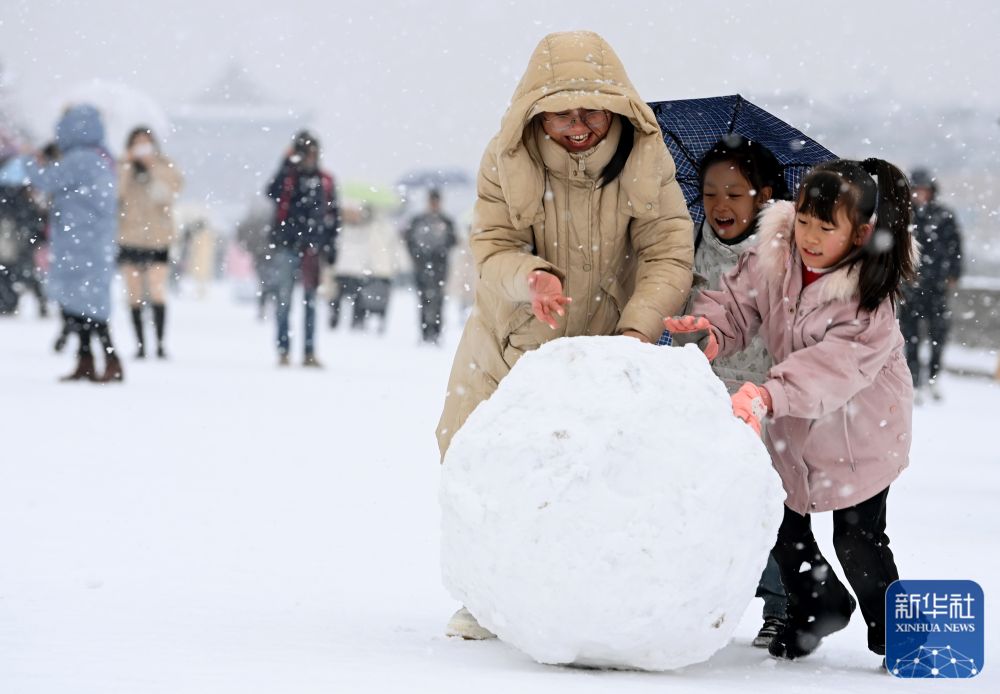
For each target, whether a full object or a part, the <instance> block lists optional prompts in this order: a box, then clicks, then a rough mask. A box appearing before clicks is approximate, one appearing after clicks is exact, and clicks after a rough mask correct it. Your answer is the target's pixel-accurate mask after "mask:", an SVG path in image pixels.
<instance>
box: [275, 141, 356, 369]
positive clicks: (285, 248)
mask: <svg viewBox="0 0 1000 694" xmlns="http://www.w3.org/2000/svg"><path fill="white" fill-rule="evenodd" d="M319 157H320V149H319V142H318V141H317V140H316V138H315V136H313V135H312V134H311V133H309V132H308V131H302V132H300V133H298V134H297V135H296V136H295V140H294V142H293V145H292V148H291V149H290V150H289V152H288V154H287V155H286V157H285V159H284V161H283V162H282V163H281V168H280V169H279V170H278V173H277V175H276V176H275V177H274V179H273V180H272V181H271V183H270V185H269V186H268V187H267V190H266V195H267V196H268V197H269V198H271V200H273V201H274V203H275V206H276V209H275V218H274V224H273V225H272V226H271V236H270V242H271V245H272V246H273V249H274V250H273V251H272V253H271V258H270V261H269V262H270V263H271V266H272V267H271V270H272V271H273V276H274V277H275V279H276V283H275V286H276V290H277V300H278V307H277V319H278V339H277V345H278V364H279V365H281V366H287V365H288V364H289V359H288V352H289V347H290V345H289V338H288V318H289V313H290V312H291V307H292V293H293V291H294V289H295V283H296V281H299V282H301V283H302V292H303V305H304V308H305V331H304V338H303V339H304V350H305V356H304V358H303V362H302V365H303V366H310V367H320V366H321V364H320V363H319V361H318V360H317V359H316V353H315V341H314V339H315V338H314V336H315V332H316V289H317V288H318V287H319V277H320V262H321V260H325V261H326V262H328V263H333V262H334V260H335V259H336V244H335V241H336V236H337V229H338V228H339V226H340V208H339V206H338V204H337V190H336V187H335V186H334V181H333V177H332V176H331V175H330V174H328V173H327V172H325V171H323V170H322V169H320V166H319Z"/></svg>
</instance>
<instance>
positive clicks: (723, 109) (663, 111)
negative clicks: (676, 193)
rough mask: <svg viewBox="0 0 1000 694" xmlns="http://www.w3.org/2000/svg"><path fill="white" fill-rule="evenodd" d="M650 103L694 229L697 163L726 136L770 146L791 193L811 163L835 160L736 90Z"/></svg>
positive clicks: (700, 211) (700, 210) (701, 212)
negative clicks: (728, 94)
mask: <svg viewBox="0 0 1000 694" xmlns="http://www.w3.org/2000/svg"><path fill="white" fill-rule="evenodd" d="M650 107H651V108H652V109H653V113H654V114H656V120H657V122H658V123H659V124H660V130H661V131H662V132H663V141H664V142H666V143H667V148H669V149H670V154H671V155H672V156H673V158H674V163H675V164H676V165H677V182H678V183H679V184H680V186H681V190H683V191H684V199H685V200H686V201H687V204H688V210H689V211H690V213H691V218H692V219H693V220H694V223H695V225H696V227H697V225H700V224H701V222H702V221H703V220H704V219H705V209H704V207H702V204H701V188H700V186H699V185H698V162H699V161H701V158H702V157H703V156H704V155H705V153H706V152H707V151H708V150H709V149H710V148H711V147H712V145H714V144H715V143H716V142H718V141H719V140H721V139H723V138H724V137H725V136H727V135H733V134H735V135H742V136H743V137H744V138H746V139H748V140H753V141H755V142H758V143H760V144H761V145H763V146H764V147H767V148H768V149H769V150H771V153H772V154H773V155H774V156H775V158H776V159H777V160H778V163H779V164H781V165H782V166H783V167H784V170H785V183H787V184H788V190H789V191H791V192H792V194H793V195H794V194H795V192H796V191H797V190H798V186H799V183H800V182H801V181H802V178H803V176H805V174H806V172H807V171H808V170H809V169H810V168H811V167H813V166H814V165H816V164H819V163H822V162H824V161H829V160H831V159H836V158H837V156H836V155H835V154H834V153H833V152H831V151H830V150H828V149H827V148H826V147H824V146H823V145H821V144H819V143H818V142H816V141H815V140H813V139H812V138H810V137H808V136H806V135H804V134H803V133H802V132H801V131H800V130H798V129H796V128H794V127H792V126H791V125H789V124H788V123H786V122H784V121H783V120H781V119H780V118H776V117H775V116H773V115H771V114H770V113H768V112H767V111H765V110H764V109H762V108H760V107H759V106H755V105H754V104H752V103H750V102H749V101H747V100H746V99H744V98H743V97H742V96H740V95H739V94H733V95H731V96H715V97H709V98H706V99H679V100H677V101H660V102H657V103H651V104H650Z"/></svg>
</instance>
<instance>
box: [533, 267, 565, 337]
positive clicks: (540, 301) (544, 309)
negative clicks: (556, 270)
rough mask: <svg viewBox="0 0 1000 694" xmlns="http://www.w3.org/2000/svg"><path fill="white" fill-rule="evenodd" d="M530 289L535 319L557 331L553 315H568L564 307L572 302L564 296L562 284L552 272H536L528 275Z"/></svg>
mask: <svg viewBox="0 0 1000 694" xmlns="http://www.w3.org/2000/svg"><path fill="white" fill-rule="evenodd" d="M528 289H529V290H531V310H532V312H533V313H534V314H535V318H537V319H538V320H540V321H542V322H543V323H546V324H548V326H549V327H550V328H552V329H553V330H555V328H556V319H555V318H553V317H552V314H553V313H555V314H556V315H559V316H564V315H566V311H565V309H564V308H563V307H564V306H565V305H566V304H568V303H569V302H570V301H572V299H570V298H569V297H568V296H566V295H565V294H563V291H562V282H560V281H559V278H558V277H556V276H555V275H553V274H552V273H551V272H545V271H544V270H535V271H534V272H532V273H531V274H530V275H528Z"/></svg>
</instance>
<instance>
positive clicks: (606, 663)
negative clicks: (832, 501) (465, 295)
mask: <svg viewBox="0 0 1000 694" xmlns="http://www.w3.org/2000/svg"><path fill="white" fill-rule="evenodd" d="M783 499H784V493H783V492H782V488H781V483H780V481H779V479H778V476H777V474H776V473H775V472H774V470H773V469H772V468H771V464H770V459H769V458H768V454H767V451H766V449H765V448H764V446H763V444H762V443H761V442H760V440H759V439H758V438H757V436H756V435H755V434H754V433H753V430H752V429H750V427H748V426H747V425H746V424H744V423H743V422H741V421H739V420H738V419H736V418H735V417H734V416H733V414H732V408H731V405H730V399H729V396H728V395H727V394H726V389H725V387H724V386H723V385H722V383H721V382H720V381H719V380H718V379H717V378H716V377H715V376H714V374H713V373H712V371H711V368H710V367H709V365H708V362H707V361H706V360H705V358H704V356H702V354H701V352H699V351H698V350H697V348H695V347H693V346H689V347H687V348H685V349H668V348H663V347H654V346H651V345H644V344H642V343H640V342H639V341H637V340H633V339H630V338H625V337H577V338H567V339H560V340H556V341H553V342H551V343H549V344H547V345H545V346H543V347H542V348H541V349H538V350H537V351H534V352H531V353H529V354H526V355H525V356H524V357H523V358H522V359H521V360H520V362H519V363H518V364H517V366H516V368H515V369H514V370H513V371H512V372H511V373H510V375H509V376H507V378H505V379H504V381H503V382H502V383H501V384H500V388H499V389H498V390H497V391H496V393H495V394H494V395H493V396H492V397H491V398H490V399H489V400H487V401H486V402H484V403H482V404H481V405H480V406H479V407H478V408H477V409H476V411H475V412H473V413H472V415H471V416H470V417H469V419H468V421H467V422H466V424H465V426H463V427H462V429H461V430H460V431H459V432H458V433H457V434H456V436H455V438H454V440H453V442H452V444H451V448H450V450H449V452H448V455H447V457H446V459H445V462H444V467H443V470H442V479H441V506H442V538H443V541H442V568H443V574H444V582H445V585H446V587H447V588H448V590H449V591H450V592H451V594H452V596H454V597H455V599H457V600H459V601H461V602H462V603H463V604H464V605H466V606H467V607H468V608H469V610H470V611H471V612H472V614H474V615H475V616H476V617H477V618H478V619H479V621H480V623H481V624H482V625H483V626H485V627H487V628H489V629H490V630H491V631H493V632H495V633H496V634H497V635H499V637H500V638H501V639H503V640H504V641H506V642H508V643H511V644H513V645H514V646H516V647H517V648H519V649H521V650H522V651H524V652H525V653H527V654H528V655H530V656H531V657H532V658H534V659H535V660H537V661H539V662H542V663H573V664H578V665H587V666H596V667H619V668H640V669H645V670H666V669H671V668H676V667H681V666H683V665H688V664H691V663H696V662H700V661H703V660H706V659H708V658H709V657H710V656H711V655H712V654H713V653H714V652H715V651H717V650H718V649H720V648H721V647H723V646H724V645H725V644H726V643H727V641H728V640H729V638H730V636H731V634H732V631H733V629H734V628H735V627H736V624H737V622H739V620H740V617H741V616H742V615H743V613H744V611H745V610H746V608H747V606H748V604H749V603H750V600H751V599H752V598H753V595H754V591H755V589H756V586H757V582H758V579H759V578H760V574H761V571H762V570H763V569H764V565H765V563H766V561H767V554H768V552H769V551H770V549H771V547H772V545H773V543H774V539H775V535H776V533H777V529H778V525H779V523H780V519H781V513H782V501H783Z"/></svg>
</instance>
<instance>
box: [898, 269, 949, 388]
mask: <svg viewBox="0 0 1000 694" xmlns="http://www.w3.org/2000/svg"><path fill="white" fill-rule="evenodd" d="M898 313H899V329H900V330H901V331H902V333H903V338H904V339H905V340H906V363H907V364H908V365H909V367H910V373H911V374H912V375H913V385H914V387H919V386H920V385H921V383H927V382H930V381H934V379H936V378H937V377H938V373H940V371H941V353H942V352H943V351H944V345H945V343H946V342H947V341H948V328H949V327H950V324H951V320H950V319H951V314H950V312H949V310H948V297H947V295H946V293H945V290H944V289H941V290H940V291H933V290H910V291H908V292H907V294H906V298H905V299H904V300H903V301H902V302H900V304H899V311H898ZM921 326H926V329H927V340H928V341H929V342H930V343H931V361H930V364H928V373H927V379H926V380H924V379H923V378H922V377H921V376H922V374H921V366H920V342H921V336H920V329H921Z"/></svg>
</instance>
